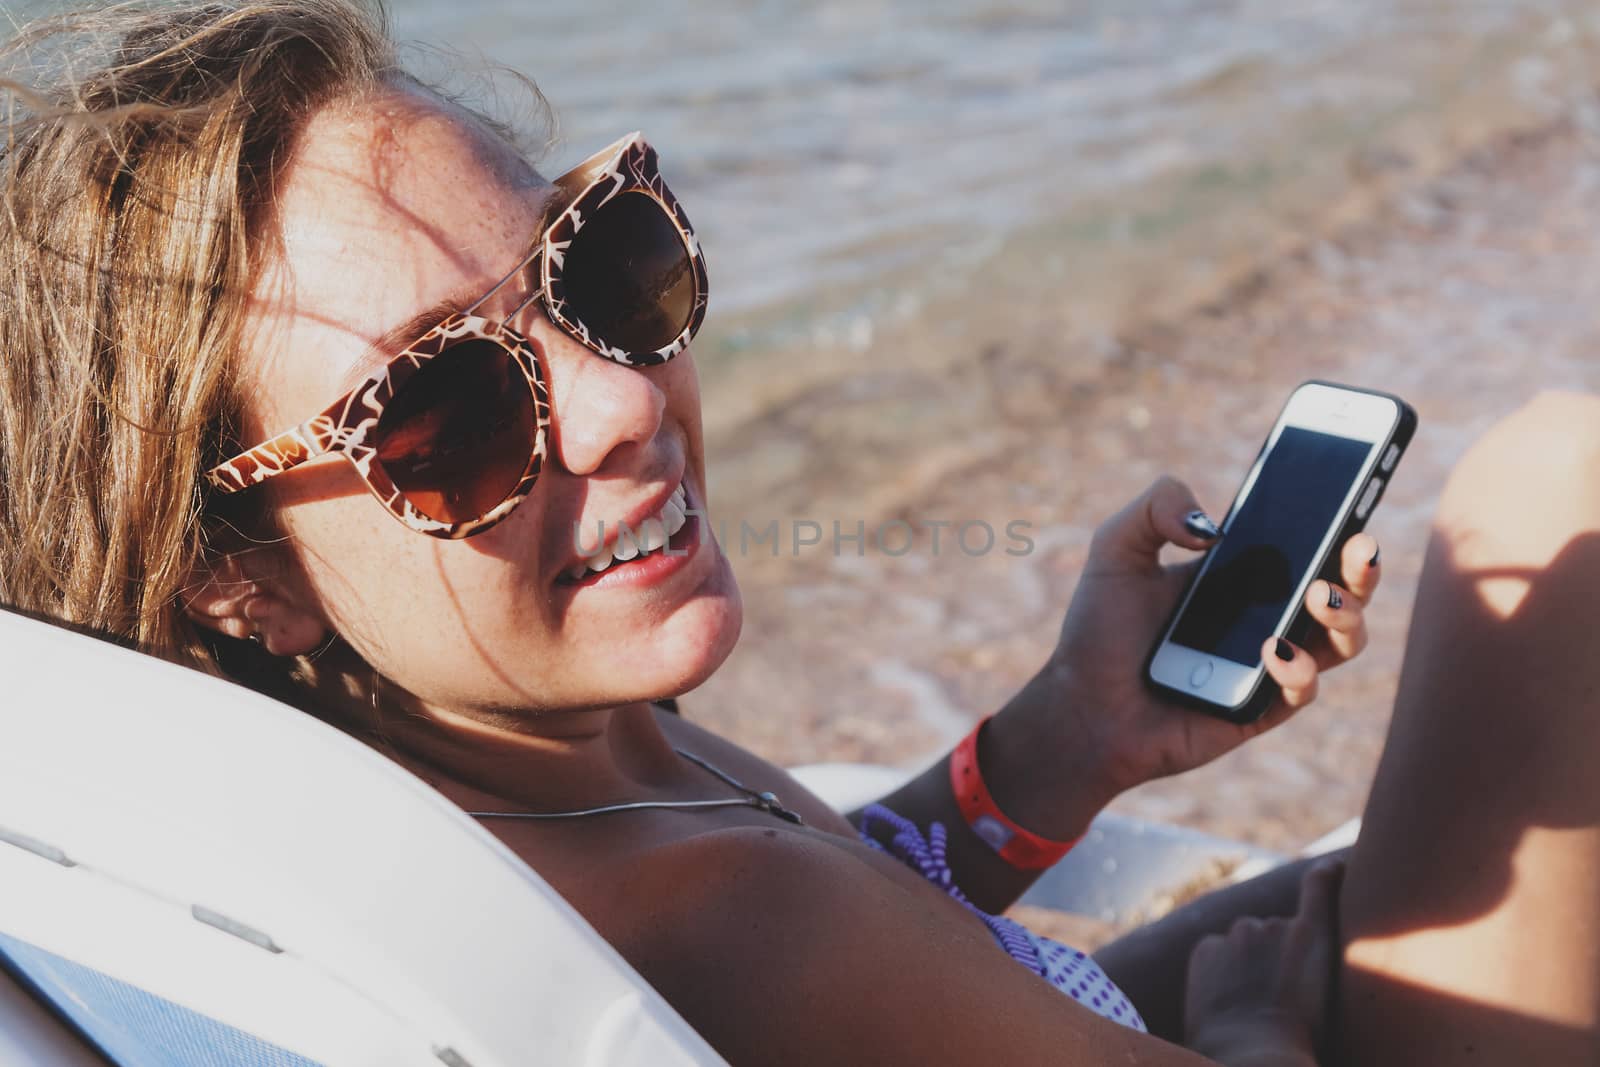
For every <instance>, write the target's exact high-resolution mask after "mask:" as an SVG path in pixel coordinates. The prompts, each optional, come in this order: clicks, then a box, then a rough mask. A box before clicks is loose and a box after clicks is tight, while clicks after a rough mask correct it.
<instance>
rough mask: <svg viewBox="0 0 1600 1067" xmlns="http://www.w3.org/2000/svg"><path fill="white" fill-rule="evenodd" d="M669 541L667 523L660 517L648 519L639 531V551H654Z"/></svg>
mask: <svg viewBox="0 0 1600 1067" xmlns="http://www.w3.org/2000/svg"><path fill="white" fill-rule="evenodd" d="M666 543H667V524H666V523H664V522H662V521H661V520H660V519H646V520H644V526H643V528H642V529H640V531H639V552H640V554H643V553H645V552H654V551H655V550H656V549H658V548H660V547H661V546H662V545H664V544H666Z"/></svg>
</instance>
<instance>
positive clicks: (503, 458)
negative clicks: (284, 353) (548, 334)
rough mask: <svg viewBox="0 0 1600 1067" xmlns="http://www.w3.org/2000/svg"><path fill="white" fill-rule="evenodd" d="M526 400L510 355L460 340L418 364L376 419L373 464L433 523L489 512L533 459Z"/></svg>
mask: <svg viewBox="0 0 1600 1067" xmlns="http://www.w3.org/2000/svg"><path fill="white" fill-rule="evenodd" d="M534 436H535V427H534V414H533V396H532V394H531V393H530V392H529V390H528V383H527V379H526V378H524V377H523V374H522V370H521V368H520V367H518V366H517V362H516V360H515V358H513V356H512V354H511V353H510V352H509V351H507V350H506V349H505V348H504V347H502V346H501V345H499V344H497V343H496V342H494V341H489V340H468V341H460V342H457V343H456V344H452V345H450V346H449V347H448V348H447V349H446V350H445V351H444V352H442V353H440V354H439V355H438V356H436V357H434V358H433V359H431V360H429V361H428V362H427V363H425V364H423V366H422V369H421V370H419V371H417V373H416V374H414V375H412V376H411V377H410V378H409V379H407V381H406V383H405V385H403V386H401V388H400V391H399V392H398V393H396V394H395V395H394V397H393V398H392V399H391V400H390V401H389V404H388V406H386V407H385V408H384V409H383V415H382V416H381V417H380V418H379V420H378V427H377V433H376V434H375V437H376V447H377V461H378V463H379V464H380V465H381V466H382V467H383V470H384V473H386V474H387V475H388V476H389V480H390V481H392V482H394V485H395V488H396V489H398V490H400V492H401V494H403V495H404V496H405V498H406V499H407V500H409V501H410V502H411V505H412V506H413V507H415V508H416V509H417V510H418V511H420V512H422V513H423V514H424V515H426V516H428V517H429V518H430V519H437V520H438V521H440V522H452V523H455V522H469V521H471V520H473V519H477V518H481V517H483V516H484V515H486V514H488V513H489V512H490V511H491V510H493V509H494V507H495V505H496V504H499V503H500V502H501V501H502V500H504V499H505V498H506V497H508V496H510V495H511V491H512V490H513V489H515V488H516V487H517V483H518V482H519V481H521V479H522V473H523V471H525V470H527V467H528V459H529V457H530V456H532V454H533V443H534Z"/></svg>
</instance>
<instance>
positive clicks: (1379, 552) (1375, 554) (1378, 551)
mask: <svg viewBox="0 0 1600 1067" xmlns="http://www.w3.org/2000/svg"><path fill="white" fill-rule="evenodd" d="M1382 554H1383V549H1381V548H1375V549H1373V550H1372V558H1371V559H1369V560H1367V566H1369V567H1376V566H1377V565H1378V557H1379V556H1380V555H1382Z"/></svg>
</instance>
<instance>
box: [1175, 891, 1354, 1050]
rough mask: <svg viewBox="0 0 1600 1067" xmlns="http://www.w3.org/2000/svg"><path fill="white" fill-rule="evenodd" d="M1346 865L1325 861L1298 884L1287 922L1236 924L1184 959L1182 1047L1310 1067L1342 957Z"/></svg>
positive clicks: (1211, 937)
mask: <svg viewBox="0 0 1600 1067" xmlns="http://www.w3.org/2000/svg"><path fill="white" fill-rule="evenodd" d="M1343 873H1344V865H1343V864H1342V863H1340V862H1339V861H1337V860H1326V861H1323V862H1321V863H1318V864H1316V865H1314V866H1313V867H1311V869H1310V870H1308V871H1307V872H1306V875H1305V878H1304V879H1302V880H1301V883H1300V908H1299V911H1298V912H1297V913H1296V914H1295V916H1294V918H1292V919H1278V918H1274V919H1255V918H1246V919H1240V920H1238V921H1237V922H1235V923H1234V924H1233V927H1232V928H1231V929H1230V930H1229V931H1228V932H1227V934H1226V935H1220V934H1212V935H1211V936H1210V937H1207V938H1203V939H1202V940H1201V941H1200V942H1199V944H1197V945H1195V947H1194V952H1193V953H1192V954H1191V955H1190V957H1189V983H1188V993H1187V994H1186V997H1185V1000H1184V1021H1183V1032H1184V1044H1185V1045H1187V1046H1188V1047H1189V1048H1191V1049H1194V1050H1195V1051H1196V1052H1200V1053H1203V1054H1205V1055H1207V1056H1209V1057H1211V1058H1212V1059H1214V1060H1216V1061H1217V1062H1218V1063H1222V1064H1226V1065H1227V1067H1258V1065H1259V1067H1265V1065H1267V1064H1273V1065H1278V1064H1308V1065H1309V1064H1315V1063H1316V1049H1317V1048H1318V1045H1319V1043H1320V1041H1321V1039H1322V1034H1323V1025H1324V1022H1325V1020H1326V1016H1327V1011H1328V1001H1329V997H1330V995H1331V993H1332V990H1333V986H1334V971H1335V968H1336V967H1337V965H1338V960H1339V932H1338V925H1339V924H1338V904H1337V902H1338V896H1339V883H1340V879H1341V878H1342V876H1343Z"/></svg>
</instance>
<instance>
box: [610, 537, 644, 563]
mask: <svg viewBox="0 0 1600 1067" xmlns="http://www.w3.org/2000/svg"><path fill="white" fill-rule="evenodd" d="M635 534H636V531H633V530H627V529H625V530H623V531H622V532H621V533H620V534H618V535H617V539H616V541H615V542H613V543H612V545H611V554H612V555H614V556H616V557H617V559H618V560H620V561H622V562H624V563H625V562H627V561H628V560H630V559H632V558H633V557H634V556H637V555H638V554H639V545H638V543H637V542H636V541H635V540H634V537H635Z"/></svg>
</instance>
